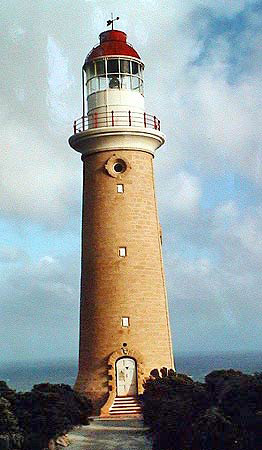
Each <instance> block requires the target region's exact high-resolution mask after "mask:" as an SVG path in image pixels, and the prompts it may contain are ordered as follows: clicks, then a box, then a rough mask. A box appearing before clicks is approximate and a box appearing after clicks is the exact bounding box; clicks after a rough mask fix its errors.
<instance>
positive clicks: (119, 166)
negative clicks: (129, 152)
mask: <svg viewBox="0 0 262 450" xmlns="http://www.w3.org/2000/svg"><path fill="white" fill-rule="evenodd" d="M113 168H114V171H115V172H116V173H123V172H124V171H125V170H126V164H125V163H124V161H117V162H116V163H115V164H114V166H113Z"/></svg>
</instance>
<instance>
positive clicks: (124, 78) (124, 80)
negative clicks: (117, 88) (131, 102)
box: [121, 75, 131, 89]
mask: <svg viewBox="0 0 262 450" xmlns="http://www.w3.org/2000/svg"><path fill="white" fill-rule="evenodd" d="M121 88H122V89H131V77H130V76H128V75H121Z"/></svg>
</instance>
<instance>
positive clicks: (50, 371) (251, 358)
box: [0, 352, 262, 392]
mask: <svg viewBox="0 0 262 450" xmlns="http://www.w3.org/2000/svg"><path fill="white" fill-rule="evenodd" d="M176 368H177V372H179V373H185V374H187V375H189V376H191V377H192V378H193V379H194V380H195V381H204V377H205V375H207V374H208V373H209V372H211V371H212V370H216V369H235V370H241V371H242V372H245V373H250V374H252V373H255V372H262V352H247V353H216V354H212V355H211V354H187V355H185V354H184V355H179V354H178V355H176ZM76 375H77V361H75V360H68V361H58V362H55V361H51V362H50V361H48V362H45V361H40V362H35V363H28V362H24V363H23V362H16V363H13V364H10V363H9V364H1V366H0V380H3V381H6V383H7V384H8V386H9V387H10V388H12V389H15V390H16V391H18V392H23V391H29V390H31V389H32V387H33V385H34V384H39V383H45V382H49V383H64V384H69V385H70V386H73V384H74V382H75V379H76Z"/></svg>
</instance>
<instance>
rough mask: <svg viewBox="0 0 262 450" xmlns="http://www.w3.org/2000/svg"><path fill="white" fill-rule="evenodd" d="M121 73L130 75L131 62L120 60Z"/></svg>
mask: <svg viewBox="0 0 262 450" xmlns="http://www.w3.org/2000/svg"><path fill="white" fill-rule="evenodd" d="M120 72H121V73H130V61H128V60H126V59H120Z"/></svg>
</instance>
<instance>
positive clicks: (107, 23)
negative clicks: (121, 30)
mask: <svg viewBox="0 0 262 450" xmlns="http://www.w3.org/2000/svg"><path fill="white" fill-rule="evenodd" d="M115 20H119V17H116V18H115V19H113V13H111V20H108V21H107V22H106V25H107V26H108V27H109V25H112V30H113V29H114V22H115Z"/></svg>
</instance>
